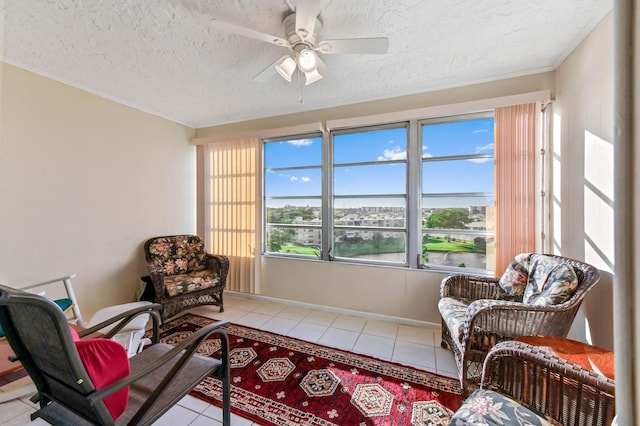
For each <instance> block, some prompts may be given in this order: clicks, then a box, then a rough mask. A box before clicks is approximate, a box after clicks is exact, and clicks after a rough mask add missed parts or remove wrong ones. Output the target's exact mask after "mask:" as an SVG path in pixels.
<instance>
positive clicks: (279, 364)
mask: <svg viewBox="0 0 640 426" xmlns="http://www.w3.org/2000/svg"><path fill="white" fill-rule="evenodd" d="M213 321H214V320H211V319H209V318H205V317H202V316H198V315H192V314H186V315H183V316H181V317H179V318H177V319H175V320H173V321H171V322H169V323H168V324H167V327H166V328H165V330H166V331H165V332H163V333H162V334H161V341H163V342H164V343H168V344H173V345H175V344H177V343H178V342H180V341H181V340H182V339H184V338H186V337H188V336H189V335H190V334H191V333H192V332H193V331H195V330H197V329H199V328H200V327H202V326H204V325H207V324H210V323H211V322H213ZM227 334H228V336H229V357H230V365H231V404H232V408H231V411H232V412H234V413H236V414H239V415H241V416H242V417H245V418H248V419H251V420H252V421H254V422H256V423H258V424H262V425H285V426H289V425H291V426H293V425H296V426H297V425H318V426H320V425H322V426H325V425H326V426H328V425H355V426H360V425H367V426H368V425H398V426H400V425H402V426H406V425H447V424H449V419H450V418H451V415H452V412H453V411H455V410H457V409H458V407H459V406H460V405H461V403H462V396H461V394H460V386H459V383H458V381H457V380H454V379H450V378H446V377H442V376H438V375H435V374H432V373H427V372H425V371H421V370H417V369H415V368H411V367H407V366H403V365H400V364H397V363H393V362H388V361H381V360H379V359H375V358H372V357H368V356H364V355H358V354H354V353H351V352H347V351H343V350H338V349H333V348H329V347H326V346H322V345H318V344H315V343H310V342H305V341H303V340H298V339H294V338H291V337H286V336H282V335H279V334H275V333H269V332H265V331H261V330H256V329H253V328H250V327H244V326H239V325H235V324H231V325H230V326H229V327H227ZM219 350H220V340H219V339H216V338H215V337H212V338H210V340H207V341H206V342H205V343H204V344H203V345H202V346H201V347H200V349H199V352H200V353H201V354H202V355H207V356H213V357H215V358H219V355H220V354H219ZM191 395H192V396H194V397H196V398H199V399H202V400H204V401H207V402H209V403H211V404H214V405H217V406H220V405H221V404H220V400H221V397H222V390H221V387H220V381H219V380H218V379H215V378H211V377H209V378H207V379H206V380H205V381H204V382H202V383H200V384H199V385H198V386H197V387H196V388H195V389H194V390H193V391H192V392H191Z"/></svg>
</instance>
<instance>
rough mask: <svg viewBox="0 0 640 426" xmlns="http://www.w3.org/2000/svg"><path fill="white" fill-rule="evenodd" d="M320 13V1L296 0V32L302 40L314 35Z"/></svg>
mask: <svg viewBox="0 0 640 426" xmlns="http://www.w3.org/2000/svg"><path fill="white" fill-rule="evenodd" d="M319 14H320V1H318V0H296V33H297V34H298V37H300V38H301V39H302V41H306V40H308V39H309V38H311V37H312V36H313V31H314V30H315V27H316V20H317V19H318V15H319Z"/></svg>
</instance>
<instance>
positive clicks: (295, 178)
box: [280, 174, 311, 183]
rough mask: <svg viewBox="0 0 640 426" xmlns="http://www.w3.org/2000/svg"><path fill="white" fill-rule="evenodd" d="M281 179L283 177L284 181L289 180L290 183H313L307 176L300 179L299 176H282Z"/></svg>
mask: <svg viewBox="0 0 640 426" xmlns="http://www.w3.org/2000/svg"><path fill="white" fill-rule="evenodd" d="M280 177H282V178H284V179H288V180H289V181H290V182H302V183H309V182H311V178H310V177H307V176H302V177H298V176H294V175H285V174H281V175H280Z"/></svg>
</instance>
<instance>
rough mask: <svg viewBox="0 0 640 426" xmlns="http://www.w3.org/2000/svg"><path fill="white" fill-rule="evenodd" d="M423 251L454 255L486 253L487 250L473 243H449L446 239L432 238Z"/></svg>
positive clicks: (424, 245)
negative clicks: (452, 253) (446, 252)
mask: <svg viewBox="0 0 640 426" xmlns="http://www.w3.org/2000/svg"><path fill="white" fill-rule="evenodd" d="M422 246H423V248H424V249H423V251H448V252H454V253H484V252H485V250H483V249H481V248H480V247H477V246H476V245H475V244H474V243H473V241H451V242H449V241H447V240H446V239H445V238H433V237H430V238H429V240H428V241H427V243H426V244H423V245H422Z"/></svg>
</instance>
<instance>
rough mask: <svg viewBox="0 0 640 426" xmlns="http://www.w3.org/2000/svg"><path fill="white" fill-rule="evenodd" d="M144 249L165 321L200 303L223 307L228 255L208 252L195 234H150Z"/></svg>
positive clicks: (157, 300) (157, 301) (155, 298)
mask: <svg viewBox="0 0 640 426" xmlns="http://www.w3.org/2000/svg"><path fill="white" fill-rule="evenodd" d="M144 253H145V258H146V260H147V266H148V267H149V274H150V276H151V281H152V282H153V288H154V290H155V296H154V302H156V303H160V304H161V305H162V320H163V321H165V320H166V319H167V318H170V317H172V316H173V315H175V314H177V313H178V312H180V311H182V310H185V309H189V308H192V307H195V306H200V305H216V306H219V307H220V312H223V311H224V304H223V299H222V292H223V290H224V286H225V283H226V281H227V274H228V272H229V258H228V257H226V256H223V255H218V254H209V253H207V252H205V250H204V242H203V241H202V240H201V239H200V238H199V237H198V236H196V235H169V236H163V237H154V238H150V239H149V240H147V241H146V242H145V244H144Z"/></svg>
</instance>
